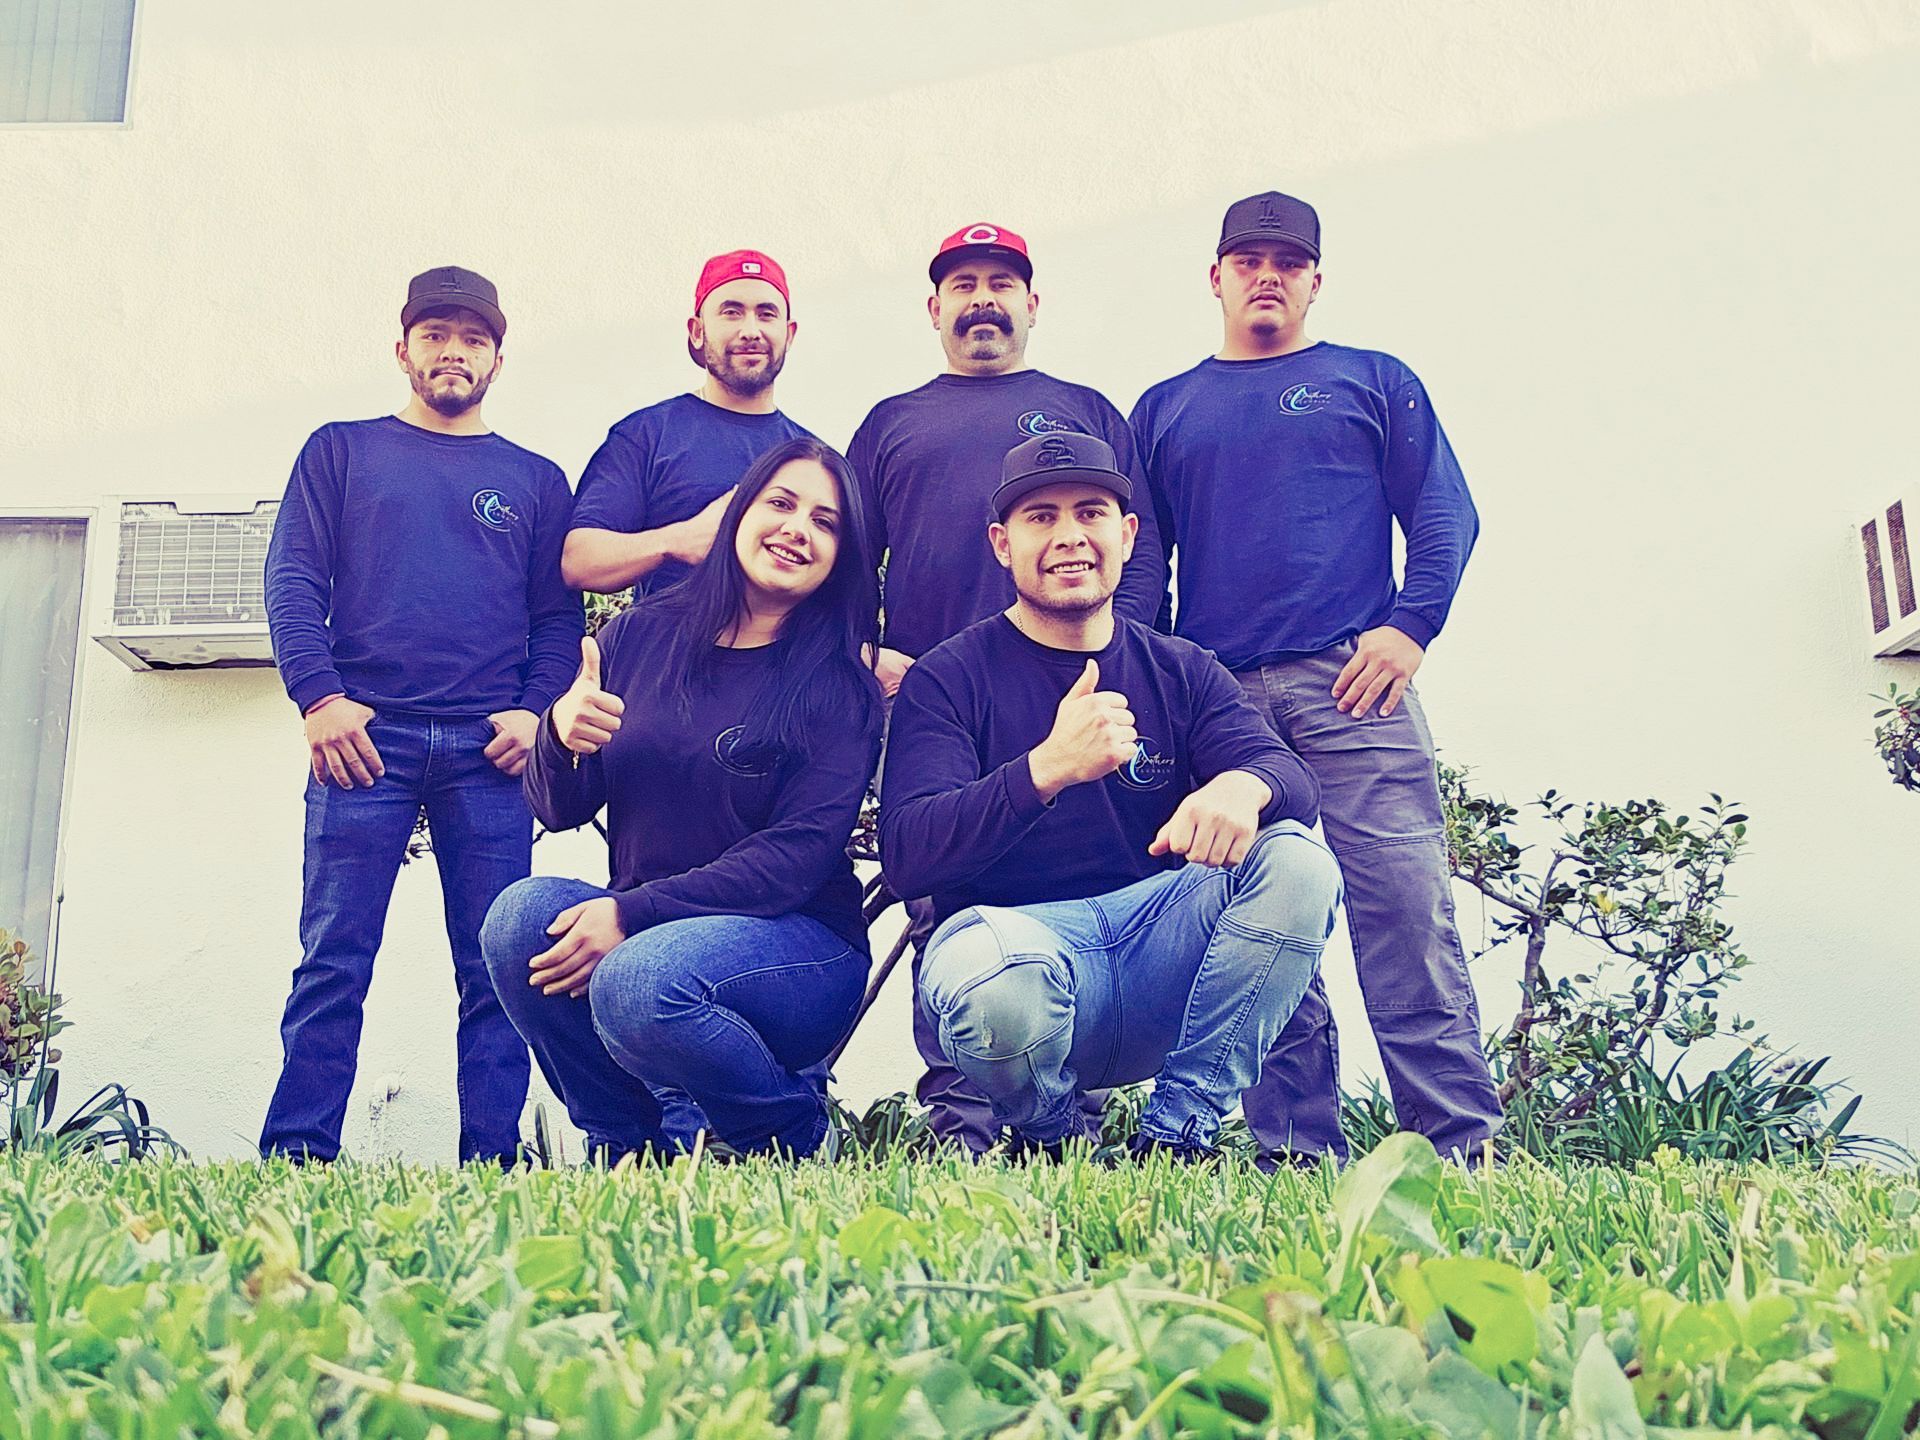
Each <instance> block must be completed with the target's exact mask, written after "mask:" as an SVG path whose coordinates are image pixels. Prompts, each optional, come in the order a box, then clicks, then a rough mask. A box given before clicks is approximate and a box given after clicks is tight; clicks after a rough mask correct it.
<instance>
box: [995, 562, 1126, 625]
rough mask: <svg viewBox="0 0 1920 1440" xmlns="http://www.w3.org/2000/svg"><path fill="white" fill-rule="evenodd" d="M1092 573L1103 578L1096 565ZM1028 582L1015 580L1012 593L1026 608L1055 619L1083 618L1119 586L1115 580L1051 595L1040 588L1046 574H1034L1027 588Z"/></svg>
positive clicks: (1102, 603) (1096, 608) (1106, 600)
mask: <svg viewBox="0 0 1920 1440" xmlns="http://www.w3.org/2000/svg"><path fill="white" fill-rule="evenodd" d="M1094 575H1095V577H1096V578H1097V579H1098V578H1103V577H1101V576H1100V572H1099V570H1098V568H1097V567H1096V569H1095V570H1094ZM1028 583H1029V582H1022V581H1019V580H1015V581H1014V582H1013V589H1014V593H1015V594H1017V595H1018V596H1019V597H1020V598H1021V599H1022V600H1023V601H1025V602H1026V604H1027V608H1028V609H1030V610H1037V611H1039V612H1040V613H1041V614H1042V615H1047V616H1051V617H1052V618H1053V619H1055V620H1084V619H1085V618H1086V617H1087V616H1089V615H1091V614H1093V612H1094V611H1096V610H1098V609H1099V608H1100V607H1101V606H1103V605H1105V604H1106V603H1107V602H1108V601H1110V600H1112V599H1113V594H1114V591H1116V590H1118V589H1119V588H1120V587H1119V584H1118V582H1115V583H1114V584H1111V585H1104V586H1102V585H1096V586H1095V587H1094V588H1093V589H1091V590H1087V591H1083V592H1080V593H1078V594H1074V595H1071V596H1052V595H1047V594H1045V593H1043V591H1042V589H1041V587H1042V586H1043V585H1044V584H1045V583H1046V576H1044V575H1039V576H1035V577H1034V580H1033V581H1032V582H1030V583H1031V584H1032V588H1031V589H1030V588H1028Z"/></svg>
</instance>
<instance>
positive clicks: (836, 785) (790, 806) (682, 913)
mask: <svg viewBox="0 0 1920 1440" xmlns="http://www.w3.org/2000/svg"><path fill="white" fill-rule="evenodd" d="M817 733H818V735H819V738H818V739H817V740H816V742H815V745H814V748H813V750H812V752H811V753H810V754H809V755H808V756H807V757H806V759H805V761H804V762H802V763H800V764H797V765H795V766H793V767H792V772H791V774H790V775H789V776H788V778H787V781H786V784H785V785H784V786H782V787H781V790H780V796H779V799H778V800H777V801H776V802H775V804H774V811H773V815H772V817H771V818H770V820H769V821H768V823H767V824H766V826H764V827H763V828H762V829H759V830H756V831H754V832H753V833H752V834H751V835H748V836H747V837H746V838H744V839H742V840H740V841H739V842H737V843H736V844H734V845H732V846H730V847H729V848H728V849H727V851H726V852H725V853H724V854H722V855H721V856H720V857H719V858H718V859H716V860H712V861H709V862H708V863H707V864H705V865H697V866H695V867H694V868H693V869H691V870H685V871H682V872H681V873H680V874H678V875H665V876H662V877H661V878H660V879H657V880H648V881H646V882H645V883H644V884H641V885H637V886H635V887H634V888H633V889H631V890H623V891H621V892H620V893H619V895H618V896H617V897H616V898H617V900H618V901H619V906H620V925H621V928H622V929H624V930H625V931H626V932H627V934H629V935H637V934H639V933H640V932H641V931H642V930H644V929H646V928H647V927H648V926H650V925H660V924H664V923H665V922H667V921H669V920H687V919H691V918H693V917H695V916H701V915H763V916H776V915H790V914H792V913H793V912H794V911H796V910H798V909H799V908H800V907H801V906H802V905H803V904H805V903H806V901H807V900H808V898H809V897H811V896H812V895H813V894H815V893H816V892H817V891H818V890H819V889H820V887H821V886H822V885H824V884H825V883H826V882H827V880H828V879H829V878H831V876H832V875H833V874H834V872H835V871H836V870H837V869H839V868H840V867H841V866H844V865H845V864H846V863H847V862H846V854H847V842H848V841H849V840H850V839H852V837H853V827H854V824H855V822H856V821H857V820H858V819H859V817H860V802H861V801H862V800H863V799H864V798H865V797H866V793H867V781H868V780H869V779H871V778H872V776H873V763H874V760H875V758H876V756H877V754H878V751H879V748H880V735H879V731H878V729H877V728H871V729H868V730H866V731H865V732H862V731H860V730H858V729H853V730H851V731H847V730H841V731H837V732H836V731H834V730H833V729H832V728H831V727H826V726H823V727H821V728H820V730H819V731H818V732H817Z"/></svg>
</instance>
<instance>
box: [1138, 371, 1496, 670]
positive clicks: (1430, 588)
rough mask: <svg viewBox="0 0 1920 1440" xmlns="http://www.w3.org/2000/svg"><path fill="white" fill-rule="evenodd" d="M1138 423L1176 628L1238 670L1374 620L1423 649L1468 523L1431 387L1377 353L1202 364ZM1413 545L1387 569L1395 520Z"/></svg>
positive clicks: (1473, 526)
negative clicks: (1401, 568) (1175, 601)
mask: <svg viewBox="0 0 1920 1440" xmlns="http://www.w3.org/2000/svg"><path fill="white" fill-rule="evenodd" d="M1132 424H1133V430H1134V437H1135V439H1136V441H1137V442H1138V444H1139V448H1140V457H1141V462H1142V464H1144V465H1145V467H1146V471H1147V478H1148V480H1149V481H1150V482H1151V483H1152V485H1153V490H1154V496H1155V499H1156V501H1157V502H1158V503H1159V504H1160V505H1161V506H1162V507H1163V521H1164V528H1165V530H1166V531H1167V533H1166V534H1165V535H1164V536H1163V538H1164V539H1165V541H1166V542H1167V547H1168V549H1169V551H1174V550H1176V549H1177V553H1178V557H1179V558H1178V561H1177V562H1176V564H1175V567H1174V569H1175V573H1176V585H1177V588H1178V592H1179V606H1178V610H1177V612H1176V614H1175V617H1174V633H1175V634H1177V635H1184V636H1186V637H1187V638H1189V639H1191V640H1193V641H1195V642H1196V643H1198V644H1201V645H1204V646H1206V647H1207V648H1208V649H1209V650H1212V651H1214V652H1215V653H1216V654H1218V655H1219V657H1220V659H1221V660H1222V661H1224V662H1225V663H1226V664H1227V665H1228V666H1229V667H1230V668H1232V669H1234V670H1240V669H1244V668H1246V667H1248V666H1251V665H1260V664H1266V663H1268V662H1270V661H1274V660H1285V659H1291V658H1296V657H1299V656H1302V655H1311V654H1315V653H1317V652H1319V651H1321V650H1325V649H1326V648H1327V647H1328V646H1330V645H1334V644H1337V643H1338V642H1340V641H1342V640H1346V639H1350V638H1351V637H1353V636H1355V635H1358V634H1359V633H1360V632H1361V631H1363V630H1370V629H1373V628H1374V627H1375V626H1379V625H1392V626H1393V627H1394V628H1396V629H1398V630H1401V631H1404V632H1405V633H1406V634H1408V635H1410V636H1412V637H1413V638H1414V639H1415V640H1416V641H1418V642H1419V643H1420V644H1421V645H1423V646H1426V645H1431V644H1432V643H1433V640H1434V637H1435V636H1436V635H1438V634H1439V633H1440V630H1441V627H1442V626H1444V625H1445V624H1446V620H1447V611H1448V609H1449V608H1450V607H1451V606H1452V604H1453V596H1454V592H1455V590H1457V589H1458V588H1459V585H1460V576H1461V573H1462V572H1463V571H1464V570H1465V569H1466V564H1467V556H1468V554H1469V553H1470V552H1471V551H1472V549H1473V542H1474V538H1475V537H1476V536H1477V535H1478V534H1479V528H1480V522H1479V517H1478V516H1477V515H1476V514H1475V513H1474V508H1473V501H1472V499H1471V498H1470V497H1469V496H1468V494H1467V483H1466V479H1465V477H1464V476H1463V475H1462V474H1461V473H1460V465H1459V462H1458V461H1457V460H1456V459H1455V458H1454V454H1453V448H1452V446H1450V445H1449V444H1448V443H1447V437H1446V433H1445V432H1444V431H1443V430H1442V429H1441V428H1440V421H1439V419H1438V417H1436V416H1435V415H1434V413H1433V405H1432V403H1431V402H1430V401H1429V400H1428V399H1427V392H1426V389H1425V388H1424V387H1423V386H1422V385H1421V383H1420V381H1419V379H1418V378H1417V377H1416V376H1415V375H1414V373H1413V372H1412V371H1411V370H1409V369H1408V368H1407V367H1406V366H1405V365H1403V364H1401V363H1400V361H1398V360H1396V359H1394V358H1393V357H1392V356H1391V355H1383V354H1381V353H1380V352H1379V351H1377V350H1355V349H1350V348H1348V347H1347V346H1344V345H1329V344H1326V343H1324V342H1323V343H1320V344H1316V345H1310V346H1308V347H1307V348H1306V349H1304V350H1297V351H1295V352H1294V353H1292V354H1291V355H1280V356H1276V357H1274V358H1272V359H1268V360H1212V359H1209V360H1203V361H1201V362H1200V364H1198V365H1196V366H1195V367H1194V368H1193V369H1191V370H1189V371H1187V372H1186V373H1185V374H1184V375H1176V376H1175V377H1174V378H1173V379H1171V380H1166V381H1163V382H1162V383H1160V384H1158V385H1156V386H1154V387H1153V388H1152V389H1151V390H1149V391H1147V393H1146V394H1145V395H1143V396H1141V397H1140V403H1139V404H1138V405H1137V406H1135V407H1134V411H1133V417H1132ZM1395 521H1398V522H1399V525H1400V529H1401V531H1402V533H1403V534H1404V535H1405V537H1406V566H1405V572H1406V573H1405V581H1404V584H1402V585H1400V586H1398V587H1396V586H1395V583H1394V574H1393V525H1394V522H1395Z"/></svg>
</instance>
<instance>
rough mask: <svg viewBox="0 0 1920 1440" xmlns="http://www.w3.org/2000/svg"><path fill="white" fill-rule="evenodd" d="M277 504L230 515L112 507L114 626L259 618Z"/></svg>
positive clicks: (263, 612)
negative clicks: (116, 523) (115, 522)
mask: <svg viewBox="0 0 1920 1440" xmlns="http://www.w3.org/2000/svg"><path fill="white" fill-rule="evenodd" d="M279 509H280V502H279V501H277V500H263V501H261V502H260V503H259V504H257V505H255V506H254V507H253V509H252V510H251V511H246V512H241V513H237V514H205V513H183V512H182V511H181V510H180V509H179V508H178V507H177V506H175V505H172V504H169V503H165V502H150V503H149V502H140V503H133V502H129V503H127V504H124V505H122V506H121V507H120V563H119V564H118V566H116V567H115V578H114V594H113V619H114V624H116V625H202V624H211V625H217V624H228V623H233V622H241V623H249V622H262V621H264V620H265V619H266V618H267V607H266V594H265V591H266V563H267V541H268V539H269V538H270V537H271V536H272V534H273V519H274V516H275V515H276V514H277V513H278V512H279Z"/></svg>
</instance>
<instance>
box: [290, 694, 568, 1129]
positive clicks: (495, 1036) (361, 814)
mask: <svg viewBox="0 0 1920 1440" xmlns="http://www.w3.org/2000/svg"><path fill="white" fill-rule="evenodd" d="M367 734H368V735H369V736H370V737H371V738H372V740H373V743H374V747H375V748H376V749H377V750H379V752H380V758H381V760H382V762H384V764H385V766H386V773H385V774H384V775H382V776H381V777H380V778H379V779H378V780H376V781H375V782H374V784H373V787H372V788H371V789H355V790H342V789H341V788H340V787H339V786H337V785H334V784H330V783H329V784H322V783H321V782H319V781H318V780H315V779H313V778H312V775H311V774H309V775H308V778H307V830H306V863H305V866H304V874H303V883H302V892H301V903H300V950H301V960H300V965H299V968H297V969H296V970H295V971H294V972H293V993H292V994H291V995H289V996H288V997H287V1008H286V1014H285V1016H284V1017H283V1018H282V1020H281V1022H280V1039H281V1043H282V1045H283V1047H284V1049H285V1052H286V1059H285V1063H284V1064H283V1066H282V1067H281V1071H280V1083H279V1084H278V1085H277V1086H276V1087H275V1089H274V1092H273V1099H272V1101H271V1102H270V1103H269V1105H268V1107H267V1119H266V1123H265V1125H264V1126H263V1127H262V1129H261V1132H260V1153H261V1154H263V1155H271V1154H289V1155H295V1156H303V1157H305V1158H308V1159H315V1160H331V1159H333V1158H334V1157H335V1156H337V1155H338V1154H339V1153H340V1126H341V1123H342V1121H344V1120H345V1118H346V1113H347V1097H348V1095H349V1093H350V1092H351V1091H352V1089H353V1076H354V1070H355V1068H356V1064H357V1060H358V1056H359V1049H360V1022H361V1007H362V1005H363V1004H364V1003H365V1001H366V997H367V986H368V985H369V984H370V983H371V982H372V979H373V957H374V955H375V954H376V953H377V952H378V951H379V949H380V936H381V933H382V931H383V930H385V928H386V923H387V902H388V901H389V900H390V899H391V898H392V895H393V881H394V877H395V876H396V875H397V874H398V873H399V870H400V862H401V859H402V858H403V857H404V856H405V854H406V849H407V841H408V839H409V838H410V837H411V836H412V834H413V825H414V820H415V818H416V817H417V816H418V815H419V813H420V810H421V808H422V807H423V806H424V807H425V808H426V812H427V827H428V829H429V830H430V832H431V833H432V836H433V858H434V863H435V864H436V865H437V866H438V867H439V870H440V891H441V896H442V899H443V901H444V906H445V910H446V918H447V939H448V941H449V942H450V943H451V945H452V947H453V981H454V988H455V990H456V991H457V992H458V995H459V1001H460V1019H459V1028H458V1032H457V1039H456V1052H457V1057H458V1071H457V1074H458V1087H459V1094H460V1148H459V1155H460V1159H461V1160H463V1161H466V1160H483V1159H484V1160H498V1161H510V1160H512V1159H513V1157H514V1154H515V1152H516V1150H517V1148H518V1146H519V1143H520V1111H521V1109H522V1108H523V1107H524V1106H525V1104H526V1100H527V1080H528V1078H529V1076H530V1075H531V1073H532V1072H531V1067H530V1066H529V1065H528V1063H527V1047H526V1046H525V1045H523V1044H522V1043H521V1042H520V1037H519V1036H518V1035H516V1034H515V1033H514V1029H513V1024H512V1022H511V1021H509V1020H508V1019H507V1016H506V1012H505V1011H503V1010H502V1009H501V1008H500V1001H499V998H498V997H497V996H496V995H495V994H494V992H493V985H492V983H491V982H490V981H489V980H488V978H487V970H486V965H485V963H484V962H483V961H482V960H481V958H480V922H481V920H482V919H483V918H485V916H486V913H487V907H488V906H489V905H491V904H492V903H493V899H494V896H496V895H498V894H499V893H500V892H501V891H502V890H504V889H506V887H507V886H509V885H511V884H512V883H513V882H514V881H516V880H519V879H522V878H524V877H525V875H526V873H527V871H528V870H530V869H531V868H532V865H533V816H532V815H531V814H530V813H529V812H528V810H527V803H526V800H525V799H524V798H523V797H522V795H521V792H520V782H519V780H517V779H515V778H514V777H513V776H511V775H508V774H506V773H505V772H503V771H501V770H499V769H497V768H495V766H494V764H493V762H492V761H491V760H489V759H487V757H486V756H485V755H483V754H482V753H481V751H482V750H483V749H485V747H486V745H487V743H488V742H489V741H491V740H492V739H493V726H492V724H491V723H490V722H488V721H487V720H485V719H479V720H446V719H435V718H432V717H429V716H425V715H402V714H397V713H394V712H390V711H383V712H382V713H380V714H377V715H375V716H374V717H373V719H372V720H370V721H369V722H368V723H367Z"/></svg>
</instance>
